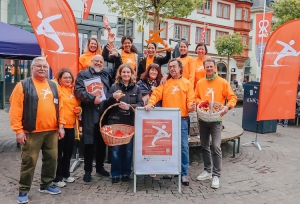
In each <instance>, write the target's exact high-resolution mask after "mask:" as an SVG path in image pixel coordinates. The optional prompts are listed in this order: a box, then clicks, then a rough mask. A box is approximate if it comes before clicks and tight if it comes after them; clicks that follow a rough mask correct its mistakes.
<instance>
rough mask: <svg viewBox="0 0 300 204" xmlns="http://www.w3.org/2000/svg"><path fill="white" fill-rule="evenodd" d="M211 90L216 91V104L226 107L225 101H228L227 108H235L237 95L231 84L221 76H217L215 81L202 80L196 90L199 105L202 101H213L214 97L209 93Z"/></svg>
mask: <svg viewBox="0 0 300 204" xmlns="http://www.w3.org/2000/svg"><path fill="white" fill-rule="evenodd" d="M215 76H216V75H215ZM210 89H211V90H213V91H214V101H215V102H219V103H221V104H223V105H225V100H226V99H228V102H227V106H230V108H233V107H234V106H235V104H236V102H237V97H236V95H235V94H234V93H233V91H232V88H231V86H230V85H229V83H228V82H227V81H226V80H225V79H223V78H221V77H219V76H216V77H215V78H214V79H213V80H211V79H209V80H208V79H206V78H202V79H200V80H199V81H198V82H197V85H196V89H195V98H196V104H197V105H198V104H199V103H201V102H202V101H206V100H208V101H211V99H212V98H211V97H212V95H211V93H208V91H209V90H210Z"/></svg>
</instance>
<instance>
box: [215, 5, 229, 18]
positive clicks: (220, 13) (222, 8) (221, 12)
mask: <svg viewBox="0 0 300 204" xmlns="http://www.w3.org/2000/svg"><path fill="white" fill-rule="evenodd" d="M229 16H230V6H229V5H227V4H222V3H218V6H217V17H220V18H226V19H229Z"/></svg>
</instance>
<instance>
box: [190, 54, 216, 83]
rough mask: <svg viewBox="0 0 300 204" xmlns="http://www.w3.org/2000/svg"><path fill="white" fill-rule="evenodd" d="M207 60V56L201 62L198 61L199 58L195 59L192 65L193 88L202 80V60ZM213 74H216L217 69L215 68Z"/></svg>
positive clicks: (203, 74)
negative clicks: (193, 74)
mask: <svg viewBox="0 0 300 204" xmlns="http://www.w3.org/2000/svg"><path fill="white" fill-rule="evenodd" d="M207 58H209V56H207V55H205V56H204V58H203V60H202V59H200V58H198V57H197V58H195V61H194V65H195V83H194V84H195V85H194V88H195V87H196V84H197V82H198V81H199V80H200V79H202V78H204V77H205V75H206V72H205V70H204V67H203V62H204V60H206V59H207ZM215 72H216V73H218V69H217V67H215Z"/></svg>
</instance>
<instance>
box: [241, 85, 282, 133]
mask: <svg viewBox="0 0 300 204" xmlns="http://www.w3.org/2000/svg"><path fill="white" fill-rule="evenodd" d="M259 86H260V83H259V82H254V81H253V82H249V83H246V84H245V85H244V101H243V119H242V128H243V129H244V130H247V131H250V132H256V131H257V132H258V133H269V132H276V130H277V120H264V121H259V122H257V120H256V118H257V110H258V96H259ZM257 125H258V127H257Z"/></svg>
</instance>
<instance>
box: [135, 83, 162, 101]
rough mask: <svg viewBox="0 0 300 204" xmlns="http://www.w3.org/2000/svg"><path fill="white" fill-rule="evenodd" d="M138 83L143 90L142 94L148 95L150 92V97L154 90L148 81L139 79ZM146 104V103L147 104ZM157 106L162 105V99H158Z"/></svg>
mask: <svg viewBox="0 0 300 204" xmlns="http://www.w3.org/2000/svg"><path fill="white" fill-rule="evenodd" d="M137 85H138V86H139V87H140V89H141V92H142V96H146V95H147V94H149V97H150V96H151V94H152V92H153V91H152V90H151V89H150V86H149V85H148V83H147V82H146V81H145V80H142V79H141V80H139V81H138V83H137ZM145 105H146V104H145ZM155 107H162V101H158V102H157V103H156V104H155Z"/></svg>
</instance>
